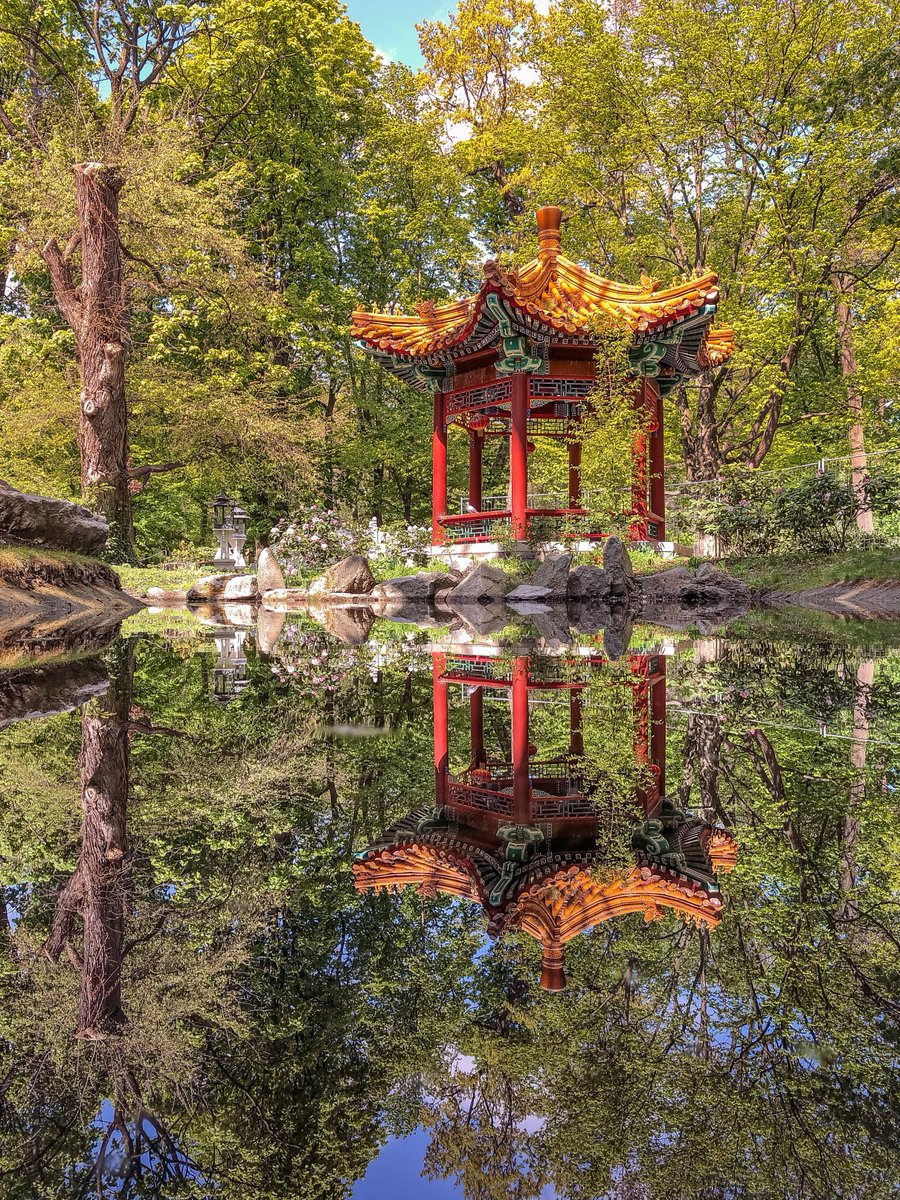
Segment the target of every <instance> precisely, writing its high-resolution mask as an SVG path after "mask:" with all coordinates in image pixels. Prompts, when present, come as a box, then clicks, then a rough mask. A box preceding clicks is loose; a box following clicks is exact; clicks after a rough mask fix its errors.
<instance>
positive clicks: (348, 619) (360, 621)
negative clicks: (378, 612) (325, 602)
mask: <svg viewBox="0 0 900 1200" xmlns="http://www.w3.org/2000/svg"><path fill="white" fill-rule="evenodd" d="M374 620H375V618H374V617H373V615H372V610H371V609H370V608H328V609H326V611H325V620H324V625H325V629H326V630H327V631H328V633H330V634H331V636H332V637H333V638H337V640H338V641H339V642H343V643H344V645H345V646H361V645H362V644H363V642H365V641H367V640H368V637H369V634H370V633H371V632H372V625H373V623H374Z"/></svg>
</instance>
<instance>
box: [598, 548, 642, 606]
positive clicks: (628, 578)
mask: <svg viewBox="0 0 900 1200" xmlns="http://www.w3.org/2000/svg"><path fill="white" fill-rule="evenodd" d="M603 570H604V571H605V572H606V575H607V578H608V579H609V590H610V594H611V595H613V596H627V595H629V594H631V593H632V592H636V591H638V590H639V585H638V582H637V580H636V579H635V577H634V567H632V565H631V556H630V555H629V553H628V551H627V550H626V549H625V544H624V542H622V541H621V540H620V539H619V538H617V537H610V538H607V539H606V541H605V542H604V543H603Z"/></svg>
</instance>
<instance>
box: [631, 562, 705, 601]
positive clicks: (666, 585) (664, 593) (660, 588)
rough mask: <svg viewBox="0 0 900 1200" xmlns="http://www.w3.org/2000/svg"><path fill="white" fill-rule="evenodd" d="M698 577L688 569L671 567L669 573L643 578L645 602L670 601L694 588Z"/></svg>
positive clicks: (642, 585) (661, 572)
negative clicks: (650, 600)
mask: <svg viewBox="0 0 900 1200" xmlns="http://www.w3.org/2000/svg"><path fill="white" fill-rule="evenodd" d="M696 581H697V577H696V576H695V575H694V573H693V571H689V570H688V569H687V567H670V568H669V570H667V571H656V572H655V573H654V574H653V575H642V576H641V591H642V592H643V594H644V599H645V600H649V599H652V600H659V601H669V600H674V599H675V598H676V597H678V596H680V595H681V593H682V592H683V591H685V590H686V589H687V588H689V587H693V586H694V584H695V583H696Z"/></svg>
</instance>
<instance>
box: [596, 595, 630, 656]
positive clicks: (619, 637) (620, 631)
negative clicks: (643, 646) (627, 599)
mask: <svg viewBox="0 0 900 1200" xmlns="http://www.w3.org/2000/svg"><path fill="white" fill-rule="evenodd" d="M630 642H631V610H630V608H629V607H628V605H627V604H619V605H616V607H615V608H613V609H612V610H611V611H610V614H609V618H608V620H607V622H606V624H605V625H604V626H603V652H604V654H605V655H606V657H607V658H608V659H609V660H610V662H615V661H616V660H617V659H619V658H621V657H622V656H623V654H625V652H626V651H627V649H628V645H629V643H630Z"/></svg>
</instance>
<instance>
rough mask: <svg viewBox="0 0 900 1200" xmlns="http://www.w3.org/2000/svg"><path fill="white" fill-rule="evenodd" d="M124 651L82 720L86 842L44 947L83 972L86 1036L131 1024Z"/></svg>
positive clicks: (82, 1030)
mask: <svg viewBox="0 0 900 1200" xmlns="http://www.w3.org/2000/svg"><path fill="white" fill-rule="evenodd" d="M118 653H119V655H120V661H119V663H118V664H117V669H116V670H115V671H114V673H113V676H112V679H111V682H110V687H109V690H108V692H107V693H106V695H105V696H104V697H103V698H102V699H101V700H96V701H93V702H92V703H90V704H88V705H86V706H85V708H84V711H83V714H82V718H81V755H80V757H79V760H78V763H79V767H80V770H81V812H82V820H81V846H80V849H79V853H78V865H77V867H76V868H75V872H74V874H73V875H72V877H71V878H70V880H69V882H68V883H67V884H66V886H65V887H64V888H63V890H62V892H61V893H60V897H59V901H58V904H57V910H56V916H55V918H54V921H53V925H52V927H51V930H50V936H49V937H48V939H47V943H46V946H45V952H46V954H47V956H48V957H49V958H50V959H51V960H52V961H53V962H56V961H57V960H58V959H59V957H60V955H61V954H62V953H63V951H65V952H66V954H67V955H68V957H69V959H70V960H71V961H72V962H73V964H74V965H75V967H76V968H77V970H78V971H79V973H80V975H81V991H80V995H79V999H78V1016H77V1024H76V1034H75V1036H76V1037H79V1038H98V1037H102V1036H103V1035H104V1034H107V1033H113V1032H115V1031H116V1030H118V1029H120V1028H121V1027H122V1025H123V1024H124V1022H125V1014H124V1012H123V1011H122V994H121V980H122V958H123V953H124V941H125V917H126V913H127V909H128V905H129V896H130V892H131V855H130V853H129V849H128V832H127V824H126V821H127V807H128V771H129V758H130V747H129V710H130V708H131V690H132V676H133V673H134V657H133V651H132V648H131V646H130V645H127V644H126V645H123V646H121V647H119V648H118ZM77 916H80V917H81V921H82V925H83V948H82V952H81V953H80V954H79V953H78V951H77V950H76V948H75V946H74V945H73V943H72V934H73V929H74V923H75V918H76V917H77Z"/></svg>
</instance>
